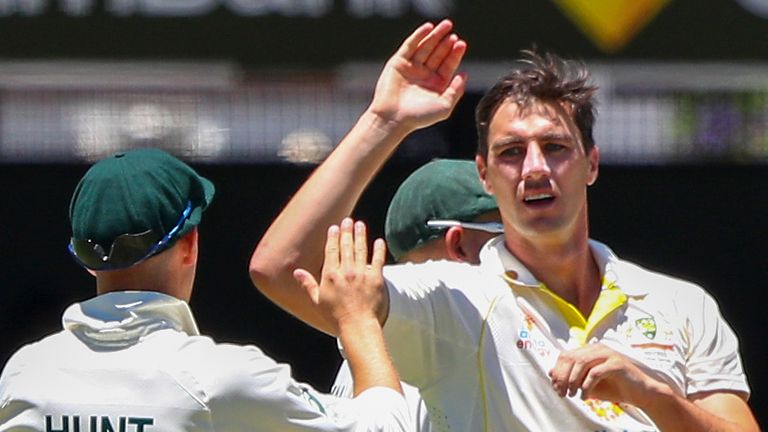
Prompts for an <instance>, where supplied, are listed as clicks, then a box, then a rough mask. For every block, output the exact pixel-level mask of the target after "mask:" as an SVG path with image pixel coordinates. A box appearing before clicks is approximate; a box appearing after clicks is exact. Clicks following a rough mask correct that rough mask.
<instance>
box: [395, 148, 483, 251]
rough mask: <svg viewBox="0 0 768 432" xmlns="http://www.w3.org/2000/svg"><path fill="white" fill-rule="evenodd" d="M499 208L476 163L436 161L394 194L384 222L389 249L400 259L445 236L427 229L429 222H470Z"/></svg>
mask: <svg viewBox="0 0 768 432" xmlns="http://www.w3.org/2000/svg"><path fill="white" fill-rule="evenodd" d="M497 209H498V205H497V204H496V200H495V199H494V198H493V197H492V196H490V195H488V194H487V193H486V192H485V190H484V189H483V186H482V184H481V183H480V179H479V178H478V175H477V168H476V167H475V163H474V161H469V160H458V159H435V160H433V161H431V162H429V163H427V164H425V165H423V166H422V167H420V168H419V169H417V170H416V171H414V172H413V173H412V174H411V175H410V176H409V177H408V178H407V179H405V181H403V183H402V184H401V185H400V187H399V188H398V189H397V191H396V192H395V196H394V197H393V198H392V201H391V202H390V204H389V209H388V210H387V216H386V220H385V222H384V236H385V238H386V240H387V247H388V249H389V251H390V253H391V254H392V256H393V257H394V258H395V259H396V260H399V259H400V258H401V257H402V256H403V255H404V254H405V253H406V252H409V251H411V250H412V249H414V248H416V247H417V246H420V245H422V244H424V243H426V242H428V241H430V240H432V239H436V238H439V237H440V236H442V235H443V231H442V230H439V229H434V228H430V227H428V226H427V221H428V220H432V219H454V220H458V221H461V222H470V221H472V220H474V219H475V218H477V217H478V216H480V215H482V214H484V213H488V212H490V211H493V210H497Z"/></svg>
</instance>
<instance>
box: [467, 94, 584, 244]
mask: <svg viewBox="0 0 768 432" xmlns="http://www.w3.org/2000/svg"><path fill="white" fill-rule="evenodd" d="M598 159H599V154H598V151H597V148H593V149H592V150H591V151H590V152H589V154H585V152H584V148H583V146H582V143H581V136H580V133H579V131H578V129H577V128H576V125H575V124H574V122H573V120H572V116H571V115H570V114H569V112H568V111H567V110H566V108H564V107H562V106H560V105H558V104H556V103H546V102H533V103H532V104H531V106H529V107H527V108H524V109H521V108H520V107H518V105H517V104H515V103H513V102H510V101H505V102H503V103H502V104H501V106H500V107H499V109H498V111H497V112H496V114H495V115H494V116H493V118H492V119H491V122H490V124H489V127H488V154H487V157H486V158H485V159H483V158H482V157H481V156H478V157H477V163H478V170H479V171H480V177H481V180H482V181H483V184H484V186H485V188H486V190H487V191H488V192H489V193H491V194H493V195H495V196H496V200H497V202H498V203H499V209H500V210H501V214H502V218H503V220H504V224H505V226H507V227H511V228H512V229H513V231H514V232H515V233H518V234H519V235H521V236H523V237H525V238H529V239H532V238H535V237H538V238H541V237H542V236H544V237H551V238H555V239H557V238H560V239H564V238H568V237H569V236H571V235H573V234H574V233H575V232H577V231H578V230H581V229H583V230H585V231H584V232H586V229H587V212H586V202H587V199H586V196H587V194H586V188H587V186H588V185H590V184H592V183H593V182H594V181H595V180H596V179H597V164H598ZM508 231H509V230H508Z"/></svg>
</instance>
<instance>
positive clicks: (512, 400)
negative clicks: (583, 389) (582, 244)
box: [384, 236, 749, 432]
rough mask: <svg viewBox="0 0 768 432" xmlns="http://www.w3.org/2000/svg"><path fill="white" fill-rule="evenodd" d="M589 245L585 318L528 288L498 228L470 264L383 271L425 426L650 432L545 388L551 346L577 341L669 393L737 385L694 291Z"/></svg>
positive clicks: (720, 330)
mask: <svg viewBox="0 0 768 432" xmlns="http://www.w3.org/2000/svg"><path fill="white" fill-rule="evenodd" d="M590 248H591V251H592V254H593V256H594V257H595V260H596V262H597V263H598V265H599V268H600V269H601V273H602V276H603V289H602V291H601V294H600V298H599V299H598V301H597V302H596V304H595V307H594V310H593V312H592V314H591V316H590V317H587V318H585V317H582V316H581V314H580V313H579V312H578V311H577V310H576V309H575V308H574V307H573V306H571V305H569V304H568V303H566V302H565V301H564V300H562V299H560V298H559V297H558V296H556V295H555V294H554V293H552V292H551V291H549V290H548V289H547V288H546V287H544V286H543V285H542V284H540V283H539V282H538V281H537V280H536V279H535V278H534V277H533V276H532V275H531V273H530V272H529V271H528V270H527V269H526V268H525V267H524V266H523V265H522V264H521V263H520V262H519V261H518V260H517V259H515V257H514V256H512V254H511V253H510V252H509V251H508V250H507V249H506V246H505V245H504V238H503V236H500V237H497V238H496V239H493V240H491V241H490V242H489V243H487V244H486V245H485V246H484V248H483V250H482V251H481V257H480V258H481V264H480V266H471V265H467V264H458V263H451V262H447V261H440V262H428V263H425V264H403V265H396V266H388V267H386V268H385V279H386V281H387V285H388V289H389V294H390V309H389V316H388V318H387V322H386V324H385V327H384V332H385V337H386V340H387V343H388V346H389V349H390V353H391V354H392V357H393V358H394V360H395V364H396V366H397V369H398V371H399V372H400V375H401V378H402V379H403V380H404V381H406V382H409V383H410V384H413V385H415V386H416V387H418V388H419V389H420V390H421V396H422V397H423V398H424V400H425V402H426V405H427V409H428V411H429V415H430V419H431V421H432V426H433V429H434V430H449V429H450V430H453V431H512V430H514V431H535V432H539V431H569V432H603V431H656V430H657V428H656V427H655V425H654V424H653V423H652V422H651V421H650V419H648V418H647V416H646V415H645V414H644V413H642V412H641V411H640V410H638V409H636V408H634V407H631V406H626V405H621V406H620V405H618V404H615V403H611V402H607V401H600V400H595V399H589V400H586V401H585V400H582V399H581V398H580V397H578V396H576V397H566V398H560V397H559V396H558V395H557V394H556V393H555V391H554V390H553V389H552V386H551V383H550V379H549V377H548V376H547V372H548V371H549V370H550V369H551V368H552V366H553V365H554V364H555V361H556V360H557V357H558V356H559V354H560V352H561V351H562V350H563V349H569V348H574V347H577V346H579V345H581V344H584V343H594V342H602V343H603V344H605V345H607V346H609V347H611V348H613V349H615V350H617V351H619V352H621V353H623V354H625V355H627V356H629V357H630V358H631V359H633V360H634V361H635V362H636V363H637V364H638V365H639V366H640V367H642V368H643V369H644V370H645V371H646V372H648V373H650V374H652V375H653V376H655V377H656V378H658V379H661V380H664V381H665V382H667V383H669V384H670V385H671V387H672V388H673V389H674V390H675V391H677V392H678V393H679V394H681V395H691V394H694V393H697V392H702V391H710V390H728V391H737V392H744V393H747V394H748V393H749V387H748V386H747V382H746V378H745V376H744V373H743V369H742V365H741V359H740V357H739V354H738V343H737V339H736V336H735V335H734V333H733V331H732V330H731V329H730V328H729V327H728V325H727V324H726V323H725V321H724V320H723V319H722V317H721V315H720V312H719V310H718V307H717V304H716V303H715V301H714V300H713V299H712V298H711V297H710V296H709V295H708V294H707V293H706V292H705V291H704V290H703V289H701V288H700V287H698V286H696V285H693V284H691V283H688V282H685V281H682V280H679V279H675V278H671V277H669V276H665V275H662V274H659V273H654V272H651V271H648V270H645V269H643V268H640V267H638V266H636V265H634V264H631V263H629V262H626V261H622V260H620V259H619V258H617V257H616V256H615V255H614V254H613V253H612V252H611V251H610V249H608V248H607V247H606V246H605V245H603V244H601V243H598V242H595V241H590ZM438 425H442V429H441V428H440V427H439V426H438Z"/></svg>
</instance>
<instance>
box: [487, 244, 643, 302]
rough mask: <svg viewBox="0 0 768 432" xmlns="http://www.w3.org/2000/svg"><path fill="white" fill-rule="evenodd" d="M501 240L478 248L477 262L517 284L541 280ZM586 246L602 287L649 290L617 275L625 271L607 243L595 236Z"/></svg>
mask: <svg viewBox="0 0 768 432" xmlns="http://www.w3.org/2000/svg"><path fill="white" fill-rule="evenodd" d="M504 240H505V239H504V235H503V234H502V235H499V236H498V237H495V238H493V239H491V240H490V241H489V242H487V243H486V244H485V245H484V246H483V248H482V249H481V250H480V266H481V267H482V268H483V270H484V271H486V272H488V273H490V274H497V275H501V274H506V278H509V279H512V280H514V281H515V282H516V283H517V284H520V285H524V286H529V287H538V286H539V285H540V282H539V281H538V280H537V279H536V277H535V276H533V274H532V273H531V272H530V270H528V269H527V268H526V267H525V266H524V265H523V264H522V263H521V262H520V260H518V259H517V257H515V256H514V255H513V254H512V252H510V251H509V249H507V245H506V242H505V241H504ZM589 249H590V251H591V252H592V256H593V257H594V258H595V261H596V262H597V265H598V267H599V268H600V274H602V276H603V287H607V286H612V285H613V286H616V287H618V288H620V289H621V290H622V291H623V292H624V293H625V294H626V295H629V296H633V297H638V296H644V295H646V294H648V289H647V288H646V287H645V285H644V284H639V283H637V281H635V280H633V279H632V278H630V277H625V278H624V279H621V278H620V275H624V274H625V273H626V271H625V265H624V263H623V262H622V261H621V260H620V259H619V258H618V257H617V256H616V254H614V253H613V251H612V250H611V249H610V248H609V247H608V246H606V245H605V244H603V243H600V242H598V241H596V240H589ZM627 276H628V275H627Z"/></svg>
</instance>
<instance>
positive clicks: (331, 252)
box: [294, 225, 339, 276]
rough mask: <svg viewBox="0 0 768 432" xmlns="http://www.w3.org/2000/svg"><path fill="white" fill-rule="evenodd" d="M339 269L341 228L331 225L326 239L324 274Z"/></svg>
mask: <svg viewBox="0 0 768 432" xmlns="http://www.w3.org/2000/svg"><path fill="white" fill-rule="evenodd" d="M338 267H339V226H338V225H331V226H330V227H328V234H327V237H326V239H325V261H324V262H323V272H325V269H335V268H338ZM294 276H295V274H294Z"/></svg>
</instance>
